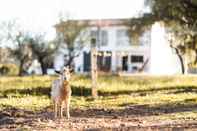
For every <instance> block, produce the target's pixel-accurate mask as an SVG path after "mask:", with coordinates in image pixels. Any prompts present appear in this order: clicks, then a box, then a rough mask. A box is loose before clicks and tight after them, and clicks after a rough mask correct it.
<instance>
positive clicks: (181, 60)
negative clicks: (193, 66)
mask: <svg viewBox="0 0 197 131" xmlns="http://www.w3.org/2000/svg"><path fill="white" fill-rule="evenodd" d="M171 48H173V49H175V51H176V54H177V56H178V58H179V60H180V64H181V72H182V74H185V73H186V70H185V66H186V64H185V63H184V59H183V56H182V55H181V54H180V52H179V50H178V49H177V48H176V47H173V46H171Z"/></svg>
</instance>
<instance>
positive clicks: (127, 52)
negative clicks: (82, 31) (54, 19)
mask: <svg viewBox="0 0 197 131" xmlns="http://www.w3.org/2000/svg"><path fill="white" fill-rule="evenodd" d="M125 21H127V20H126V19H104V20H88V25H89V26H88V27H87V28H88V29H87V31H88V32H89V33H88V34H89V38H90V41H87V42H86V43H85V44H84V45H85V46H84V48H83V49H82V50H81V51H80V54H79V56H78V57H76V58H75V59H74V65H75V72H78V73H84V72H89V71H90V67H91V65H90V63H91V62H90V56H91V55H90V53H91V44H92V43H93V41H92V40H94V43H95V45H96V49H97V51H98V53H97V65H98V69H99V70H100V71H104V72H113V73H116V72H119V71H122V72H127V73H135V72H147V71H148V70H149V63H150V62H149V59H150V46H151V31H150V30H148V31H146V32H145V33H144V34H143V35H142V36H141V37H140V39H139V42H138V43H136V42H134V41H133V40H132V38H131V39H130V38H129V36H128V33H127V32H128V27H127V26H126V25H125ZM56 30H57V33H59V32H58V29H56Z"/></svg>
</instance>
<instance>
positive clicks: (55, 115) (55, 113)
mask: <svg viewBox="0 0 197 131" xmlns="http://www.w3.org/2000/svg"><path fill="white" fill-rule="evenodd" d="M57 106H58V105H57V102H56V101H54V117H55V118H57V114H58V111H57V110H58V109H57Z"/></svg>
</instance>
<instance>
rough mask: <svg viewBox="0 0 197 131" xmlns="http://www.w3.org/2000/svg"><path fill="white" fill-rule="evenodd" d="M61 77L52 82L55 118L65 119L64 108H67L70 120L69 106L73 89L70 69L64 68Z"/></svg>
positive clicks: (67, 115)
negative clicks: (70, 83)
mask: <svg viewBox="0 0 197 131" xmlns="http://www.w3.org/2000/svg"><path fill="white" fill-rule="evenodd" d="M56 72H57V73H58V74H59V75H60V76H59V78H58V79H56V80H54V81H53V82H52V89H51V97H52V100H53V102H54V113H55V118H57V117H58V118H62V117H63V108H64V106H66V118H67V119H69V118H70V113H69V106H70V99H71V93H72V91H71V88H70V85H69V80H70V77H71V73H70V69H69V67H64V68H63V71H61V72H58V71H56Z"/></svg>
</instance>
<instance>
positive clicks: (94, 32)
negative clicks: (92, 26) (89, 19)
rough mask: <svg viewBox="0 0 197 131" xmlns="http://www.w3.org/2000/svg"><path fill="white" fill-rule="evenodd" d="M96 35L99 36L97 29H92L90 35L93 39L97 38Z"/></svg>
mask: <svg viewBox="0 0 197 131" xmlns="http://www.w3.org/2000/svg"><path fill="white" fill-rule="evenodd" d="M96 36H97V31H95V30H91V32H90V37H91V38H93V39H96Z"/></svg>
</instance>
